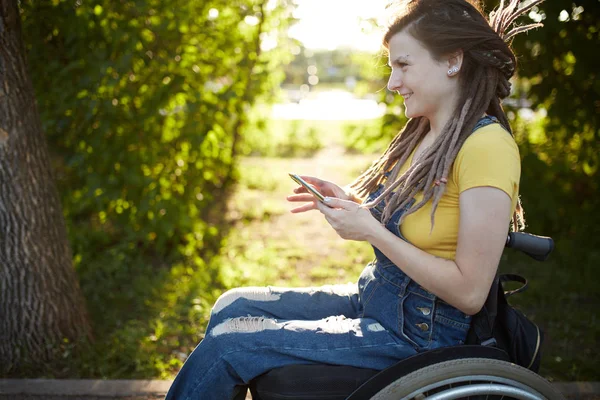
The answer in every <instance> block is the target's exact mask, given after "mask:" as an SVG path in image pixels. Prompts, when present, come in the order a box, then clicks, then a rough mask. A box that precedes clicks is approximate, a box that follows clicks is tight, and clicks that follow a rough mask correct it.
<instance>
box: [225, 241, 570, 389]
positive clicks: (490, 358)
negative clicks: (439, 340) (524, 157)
mask: <svg viewBox="0 0 600 400" xmlns="http://www.w3.org/2000/svg"><path fill="white" fill-rule="evenodd" d="M506 247H511V248H515V249H517V250H520V251H522V252H524V253H525V254H528V255H529V256H531V257H532V258H534V259H536V260H538V261H543V260H545V259H546V258H547V257H548V255H549V254H550V252H551V251H552V249H553V247H554V244H553V241H552V239H551V238H546V237H540V236H534V235H531V234H526V233H520V232H517V233H515V232H511V233H510V234H509V235H508V237H507V243H506ZM494 286H496V289H497V279H496V280H495V281H494V285H493V286H492V290H491V291H490V296H492V292H493V290H494ZM471 329H473V327H471ZM470 334H471V332H470ZM467 337H468V338H469V337H472V335H468V336H467ZM249 389H250V393H251V394H252V399H253V400H284V399H285V400H295V399H297V400H343V399H346V400H366V399H374V400H397V399H414V400H423V399H429V400H450V399H462V398H478V399H479V398H481V399H489V398H494V399H502V398H513V399H523V400H534V399H550V400H554V399H564V396H563V395H562V394H561V393H559V392H558V391H557V390H556V389H555V388H554V387H553V386H552V385H551V384H550V383H549V382H548V381H547V380H545V379H544V378H542V377H541V376H539V375H537V374H536V373H534V372H532V371H531V370H529V369H526V368H523V367H521V366H518V365H516V364H513V363H511V362H510V360H509V356H508V354H507V353H506V352H504V351H503V350H501V349H500V348H498V347H494V346H493V345H484V344H469V340H467V343H466V344H464V345H460V346H453V347H446V348H439V349H435V350H430V351H426V352H423V353H419V354H416V355H414V356H412V357H409V358H406V359H404V360H401V361H399V362H398V363H396V364H394V365H392V366H391V367H389V368H387V369H385V370H383V371H377V370H371V369H364V368H355V367H350V366H336V365H324V364H323V365H321V364H301V365H290V366H285V367H282V368H276V369H273V370H271V371H268V372H267V373H265V374H263V375H261V376H259V377H257V378H255V379H254V380H253V381H251V382H250V385H249ZM246 392H247V389H245V388H243V389H242V390H241V391H240V393H239V395H238V396H237V397H236V400H243V399H245V396H246Z"/></svg>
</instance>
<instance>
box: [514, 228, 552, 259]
mask: <svg viewBox="0 0 600 400" xmlns="http://www.w3.org/2000/svg"><path fill="white" fill-rule="evenodd" d="M505 246H506V247H510V248H512V249H517V250H520V251H522V252H523V253H525V254H527V255H528V256H530V257H531V258H533V259H534V260H537V261H545V260H546V259H547V258H548V256H549V255H550V253H552V250H554V240H552V238H550V237H546V236H536V235H532V234H531V233H524V232H510V233H509V234H508V237H507V238H506V245H505Z"/></svg>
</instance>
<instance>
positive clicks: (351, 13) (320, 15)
mask: <svg viewBox="0 0 600 400" xmlns="http://www.w3.org/2000/svg"><path fill="white" fill-rule="evenodd" d="M295 2H296V3H297V4H298V8H297V9H296V11H295V12H294V16H295V17H296V18H298V19H299V21H298V23H296V24H295V25H294V26H292V27H291V28H290V30H289V35H290V36H292V37H294V38H296V39H298V40H300V41H301V42H302V43H303V44H304V46H305V47H308V48H312V49H328V50H333V49H335V48H339V47H352V48H356V49H360V50H367V51H373V52H376V51H378V50H379V49H380V45H381V36H382V32H381V31H379V30H377V29H375V30H373V29H371V26H370V24H367V23H364V22H363V23H361V18H380V17H381V16H382V15H383V12H384V10H385V5H386V4H387V3H388V2H389V0H296V1H295Z"/></svg>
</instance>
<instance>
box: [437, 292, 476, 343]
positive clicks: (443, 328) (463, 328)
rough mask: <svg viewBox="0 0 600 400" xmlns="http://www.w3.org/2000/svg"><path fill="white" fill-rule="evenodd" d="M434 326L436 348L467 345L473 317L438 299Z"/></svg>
mask: <svg viewBox="0 0 600 400" xmlns="http://www.w3.org/2000/svg"><path fill="white" fill-rule="evenodd" d="M434 324H435V327H434V337H433V341H434V347H446V346H457V345H461V344H464V343H465V339H466V337H467V332H468V331H469V328H470V327H471V317H470V316H468V315H466V314H464V313H463V312H462V311H460V310H459V309H457V308H454V307H452V306H451V305H449V304H447V303H445V302H443V301H441V300H439V299H438V306H437V309H436V312H435V318H434Z"/></svg>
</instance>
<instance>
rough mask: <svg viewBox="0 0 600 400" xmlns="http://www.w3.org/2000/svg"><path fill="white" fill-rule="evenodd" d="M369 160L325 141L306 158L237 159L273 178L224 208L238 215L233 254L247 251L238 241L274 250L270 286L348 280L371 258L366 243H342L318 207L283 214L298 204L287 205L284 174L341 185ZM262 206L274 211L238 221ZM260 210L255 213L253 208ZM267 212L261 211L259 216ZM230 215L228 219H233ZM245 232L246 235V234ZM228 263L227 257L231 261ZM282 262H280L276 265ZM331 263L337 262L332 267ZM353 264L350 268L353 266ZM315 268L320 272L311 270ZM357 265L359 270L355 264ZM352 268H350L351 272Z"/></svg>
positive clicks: (288, 187) (291, 185) (289, 190)
mask: <svg viewBox="0 0 600 400" xmlns="http://www.w3.org/2000/svg"><path fill="white" fill-rule="evenodd" d="M372 160H373V156H372V155H350V154H345V152H344V149H343V148H342V147H341V146H339V145H335V144H334V145H330V146H328V147H326V148H325V149H323V150H322V151H320V152H319V153H317V154H316V155H315V156H314V157H312V158H285V159H283V158H246V159H244V160H242V163H241V170H242V175H243V174H244V171H245V170H254V171H256V170H260V171H262V172H264V175H265V178H266V179H271V180H273V181H274V182H275V186H276V187H275V188H274V190H272V191H260V190H256V191H245V192H243V191H240V192H239V193H237V194H236V196H235V197H237V198H234V199H233V204H232V205H231V206H230V208H231V210H232V213H233V214H234V215H235V217H236V218H237V219H238V221H237V222H235V231H234V232H233V233H232V243H233V244H232V246H233V247H234V248H235V251H233V252H232V253H233V256H235V257H239V256H240V254H242V255H243V254H246V255H248V254H249V252H250V249H249V248H248V247H246V248H242V247H243V246H244V245H243V243H244V240H250V241H251V242H252V243H253V244H254V245H257V244H258V243H260V244H261V245H262V247H263V248H264V249H265V251H274V252H276V253H277V254H276V255H275V256H273V258H272V260H267V261H266V262H267V263H277V264H278V268H280V269H281V273H280V274H279V275H278V276H277V279H278V281H279V282H277V283H276V284H288V283H290V282H291V284H301V285H310V284H316V283H319V282H322V281H324V280H328V279H332V278H334V279H340V280H343V281H344V282H347V281H348V280H352V279H353V277H352V276H350V277H349V276H348V274H347V272H348V271H349V270H350V271H355V270H356V268H359V267H360V266H361V265H364V263H365V262H368V260H369V259H370V258H371V252H370V248H369V247H368V246H365V245H366V243H358V242H348V241H344V240H343V239H341V238H340V237H339V236H338V235H337V234H336V232H335V231H334V230H333V229H332V228H331V227H330V226H329V225H328V224H327V222H326V221H325V220H324V219H323V217H322V216H321V214H320V213H318V211H311V212H306V213H300V214H292V213H290V212H289V210H291V209H292V208H294V207H296V206H297V205H298V204H299V203H297V204H295V203H290V202H288V201H287V200H286V196H287V195H290V194H292V190H293V188H294V187H296V184H295V183H294V182H293V181H292V180H291V179H289V177H288V172H294V173H297V174H300V175H312V176H317V177H319V178H322V179H325V180H329V181H332V182H335V183H337V184H338V185H340V186H343V185H346V184H348V183H349V182H351V181H352V179H354V178H355V177H356V176H357V174H358V173H359V172H360V171H361V170H364V168H366V167H367V166H368V165H369V164H370V162H371V161H372ZM260 207H268V208H270V209H273V210H275V212H274V214H275V215H271V216H269V217H266V218H260V216H259V217H257V218H255V220H253V221H251V222H250V223H249V224H248V223H242V222H240V221H239V218H240V214H242V215H243V214H244V213H248V212H251V211H252V210H259V209H260ZM257 212H258V213H260V211H257ZM269 212H270V211H264V214H267V213H269ZM236 218H233V219H236ZM249 232H251V234H249ZM252 243H250V244H249V245H252ZM232 262H233V259H232ZM283 263H285V264H287V266H282V265H281V264H283ZM336 264H339V265H338V266H336ZM355 267H356V268H355ZM315 268H317V269H323V268H325V270H323V271H321V272H315ZM361 269H362V268H361ZM352 273H353V272H350V275H352Z"/></svg>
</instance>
